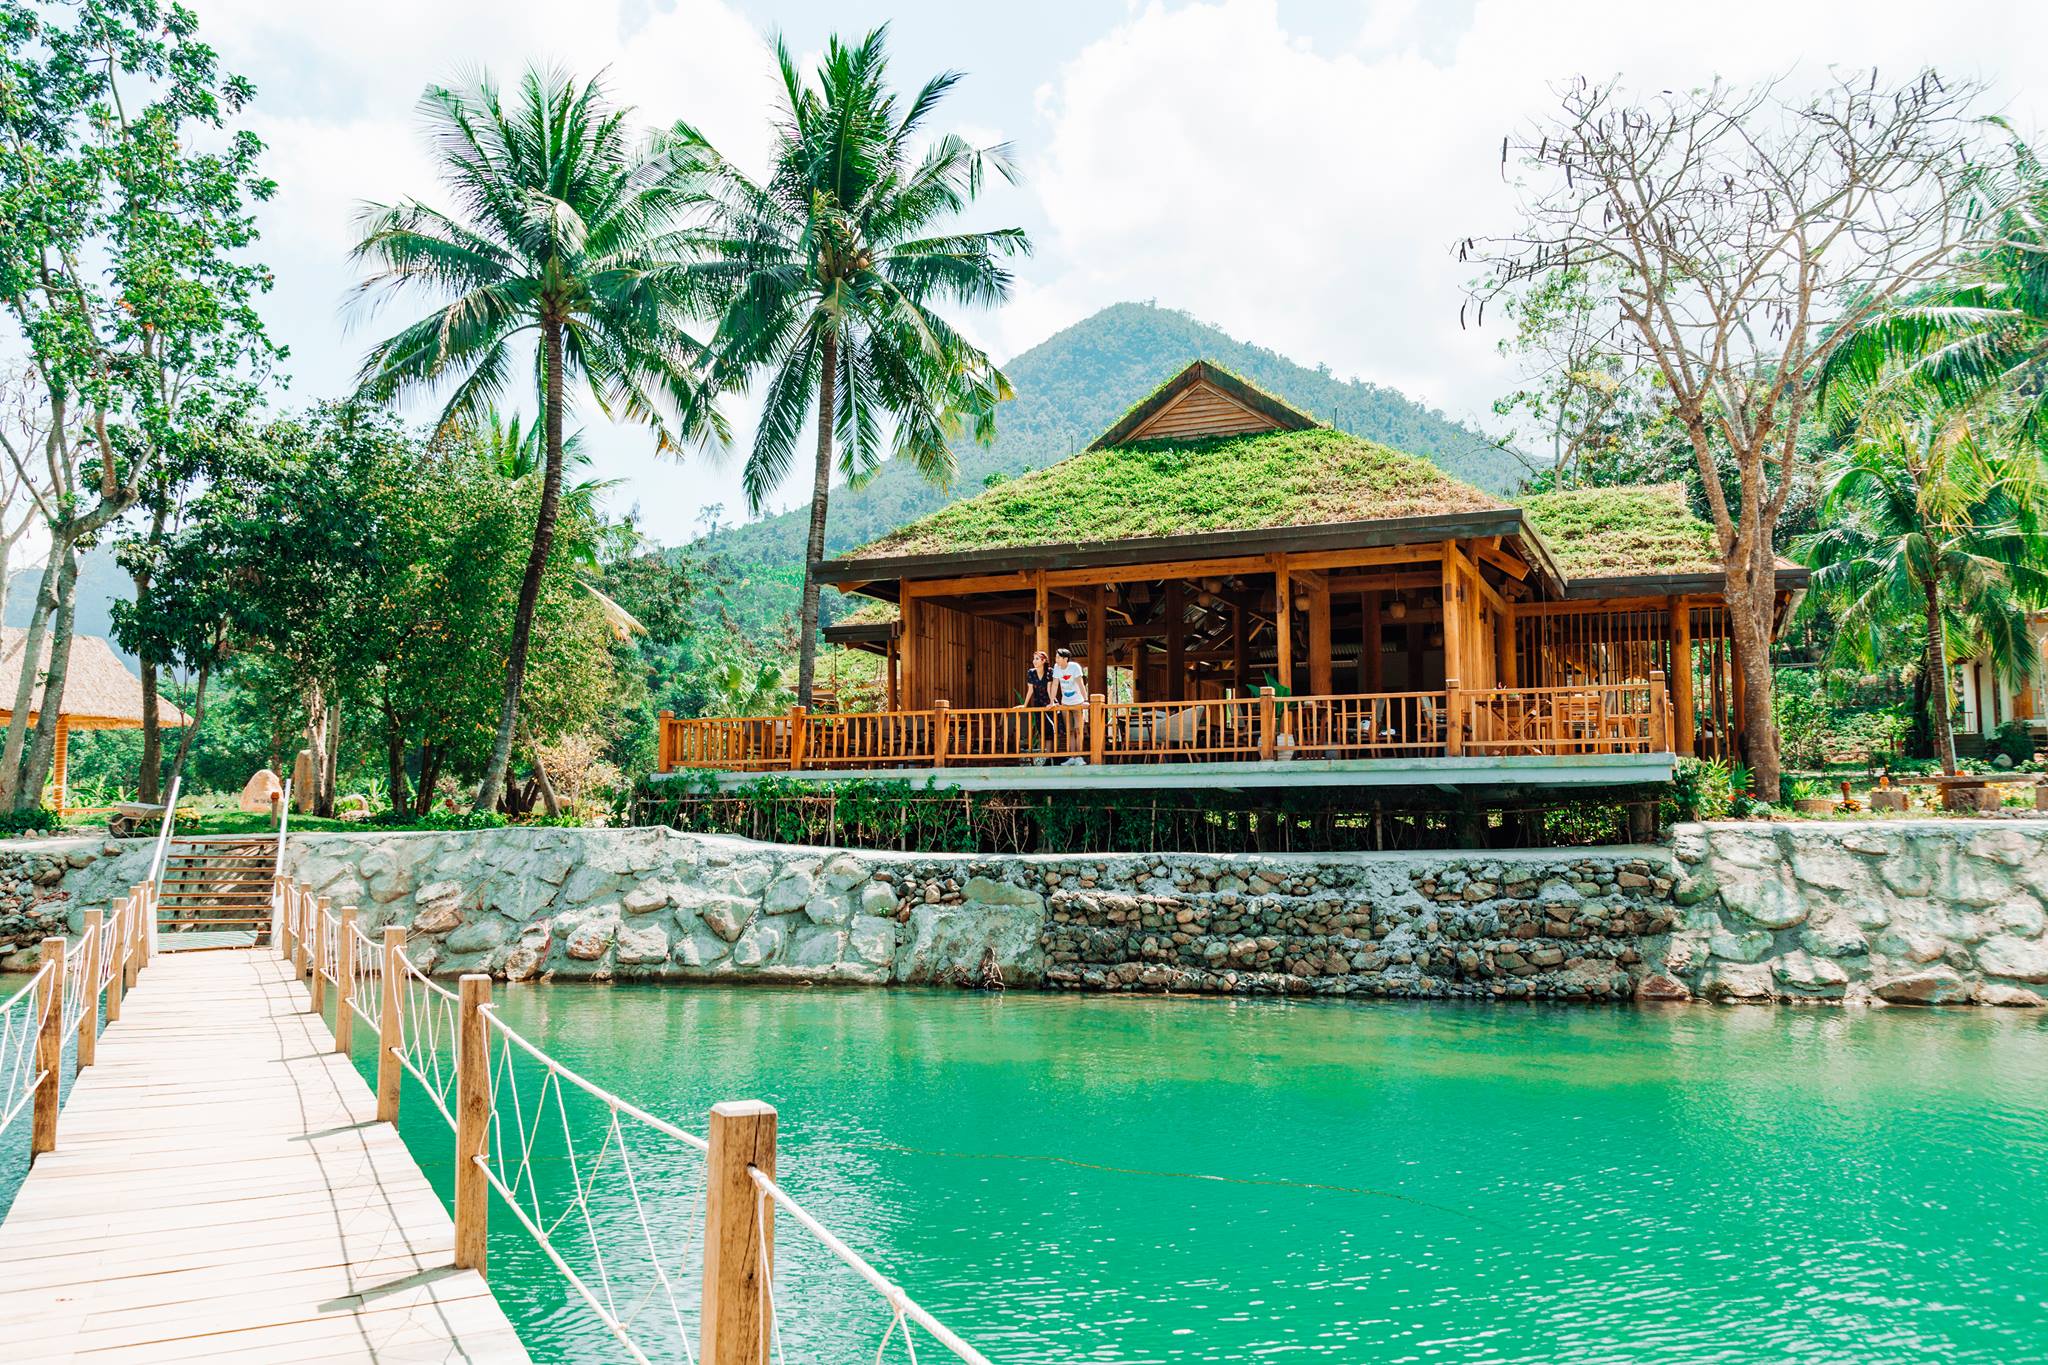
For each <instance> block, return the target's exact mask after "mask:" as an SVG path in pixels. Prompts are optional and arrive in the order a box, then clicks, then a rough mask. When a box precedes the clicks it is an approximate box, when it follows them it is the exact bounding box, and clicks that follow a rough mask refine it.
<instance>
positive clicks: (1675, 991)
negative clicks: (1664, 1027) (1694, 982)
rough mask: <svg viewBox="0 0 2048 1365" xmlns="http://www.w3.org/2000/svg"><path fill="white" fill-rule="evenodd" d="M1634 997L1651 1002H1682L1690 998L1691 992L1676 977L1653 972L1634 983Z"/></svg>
mask: <svg viewBox="0 0 2048 1365" xmlns="http://www.w3.org/2000/svg"><path fill="white" fill-rule="evenodd" d="M1636 999H1638V1000H1641V1001H1645V1002H1647V1003H1652V1004H1666V1003H1682V1002H1684V1001H1688V1000H1691V999H1692V992H1691V991H1690V990H1688V989H1687V988H1686V984H1685V983H1684V982H1683V981H1680V980H1679V979H1678V978H1677V977H1675V976H1667V975H1666V974H1665V973H1663V972H1653V973H1651V974H1650V975H1649V976H1646V977H1644V978H1643V979H1642V980H1641V981H1638V982H1637V983H1636Z"/></svg>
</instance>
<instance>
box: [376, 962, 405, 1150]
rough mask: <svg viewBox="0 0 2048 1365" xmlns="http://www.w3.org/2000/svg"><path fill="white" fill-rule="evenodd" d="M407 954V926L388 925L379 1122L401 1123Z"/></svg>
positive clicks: (381, 986) (380, 1001)
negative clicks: (403, 991) (402, 992)
mask: <svg viewBox="0 0 2048 1365" xmlns="http://www.w3.org/2000/svg"><path fill="white" fill-rule="evenodd" d="M404 953H405V926H403V925H399V924H387V925H385V926H384V961H383V963H382V964H381V966H382V969H383V974H382V976H381V977H380V978H379V980H378V982H377V990H378V997H377V1121H378V1122H379V1123H396V1122H398V1090H399V1084H400V1081H401V1080H402V1079H403V1072H402V1065H403V1064H402V1063H400V1062H399V1060H398V1049H399V1048H401V1047H403V1046H404V1045H405V1020H404V1018H403V1017H402V1016H401V1015H400V1014H399V1011H400V1010H402V1009H403V1008H405V1007H404V1005H403V1004H402V1003H401V1002H400V996H399V991H398V985H399V982H400V981H401V980H402V979H403V978H401V977H400V976H399V973H400V972H402V971H404V970H405V964H404V963H403V962H401V961H400V960H399V959H400V958H401V957H402V956H403V955H404Z"/></svg>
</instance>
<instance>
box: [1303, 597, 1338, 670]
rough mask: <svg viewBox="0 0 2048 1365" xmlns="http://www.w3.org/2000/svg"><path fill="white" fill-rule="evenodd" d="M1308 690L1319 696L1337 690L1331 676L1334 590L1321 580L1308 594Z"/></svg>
mask: <svg viewBox="0 0 2048 1365" xmlns="http://www.w3.org/2000/svg"><path fill="white" fill-rule="evenodd" d="M1320 577H1321V576H1320V575H1318V579H1320ZM1308 687H1309V691H1310V692H1312V693H1314V694H1315V695H1316V696H1318V697H1327V696H1329V695H1330V694H1331V692H1333V691H1335V690H1336V689H1335V686H1334V682H1333V680H1332V679H1331V677H1330V588H1329V585H1328V584H1327V583H1325V582H1321V581H1318V582H1316V583H1315V584H1314V585H1313V586H1311V587H1310V588H1309V592H1308Z"/></svg>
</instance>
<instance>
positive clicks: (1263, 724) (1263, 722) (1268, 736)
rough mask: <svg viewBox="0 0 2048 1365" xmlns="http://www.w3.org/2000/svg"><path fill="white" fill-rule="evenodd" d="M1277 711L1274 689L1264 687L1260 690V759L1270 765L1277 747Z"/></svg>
mask: <svg viewBox="0 0 2048 1365" xmlns="http://www.w3.org/2000/svg"><path fill="white" fill-rule="evenodd" d="M1277 709H1278V708H1277V707H1275V706H1274V704H1273V689H1272V688H1270V687H1262V688H1260V689H1259V757H1260V758H1262V759H1264V760H1265V761H1266V762H1268V763H1270V762H1272V761H1273V754H1274V752H1275V747H1274V744H1273V721H1274V712H1275V711H1276V710H1277Z"/></svg>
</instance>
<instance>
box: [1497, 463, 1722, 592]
mask: <svg viewBox="0 0 2048 1365" xmlns="http://www.w3.org/2000/svg"><path fill="white" fill-rule="evenodd" d="M1522 509H1523V510H1524V511H1526V512H1527V513H1528V514H1529V520H1531V521H1532V522H1534V523H1535V524H1536V530H1537V532H1538V533H1539V534H1541V535H1542V537H1543V541H1544V543H1545V544H1546V545H1548V546H1549V547H1550V552H1551V554H1552V555H1553V556H1554V557H1555V558H1556V560H1557V566H1558V567H1559V568H1560V569H1562V570H1564V572H1565V573H1566V575H1568V576H1570V575H1584V576H1587V577H1601V578H1605V577H1613V576H1619V575H1623V574H1647V573H1710V572H1713V571H1715V570H1718V569H1719V568H1720V567H1721V556H1720V553H1719V552H1718V550H1717V549H1716V548H1715V545H1714V528H1713V527H1711V526H1709V525H1707V523H1705V522H1703V521H1701V520H1700V519H1699V518H1698V517H1695V516H1694V515H1693V514H1692V511H1691V509H1690V508H1688V507H1687V506H1686V505H1685V490H1684V489H1682V488H1680V487H1679V486H1678V485H1677V484H1675V483H1667V484H1654V485H1651V486H1649V487H1644V488H1572V489H1564V490H1560V491H1558V492H1555V493H1536V494H1532V495H1531V496H1529V497H1526V498H1524V499H1522Z"/></svg>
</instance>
